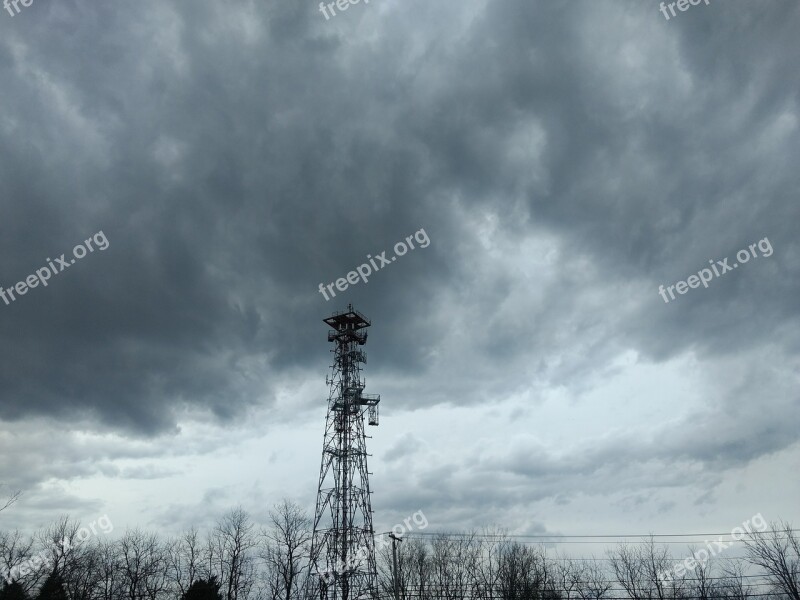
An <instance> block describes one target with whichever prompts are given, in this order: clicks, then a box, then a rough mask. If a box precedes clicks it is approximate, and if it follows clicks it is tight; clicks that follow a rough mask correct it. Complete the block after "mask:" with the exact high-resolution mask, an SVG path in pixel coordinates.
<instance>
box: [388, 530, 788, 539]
mask: <svg viewBox="0 0 800 600" xmlns="http://www.w3.org/2000/svg"><path fill="white" fill-rule="evenodd" d="M796 532H800V529H798V528H788V529H778V530H776V531H774V532H773V531H772V530H766V531H748V532H747V535H770V534H773V533H776V534H778V533H787V534H793V533H796ZM384 533H386V534H388V533H391V532H390V531H387V532H384ZM384 533H380V534H376V535H384ZM404 535H406V536H422V537H425V536H442V537H462V538H463V537H466V538H498V539H509V538H511V539H516V538H529V539H530V538H534V539H541V538H546V539H552V538H557V539H569V538H609V539H617V538H662V537H713V536H718V537H721V536H730V535H731V532H730V531H729V532H727V533H641V534H621V533H612V534H603V535H601V534H586V535H576V534H570V535H566V534H558V533H550V534H547V533H535V534H522V533H518V534H510V533H509V534H506V533H465V532H449V531H408V532H406V533H405V534H404Z"/></svg>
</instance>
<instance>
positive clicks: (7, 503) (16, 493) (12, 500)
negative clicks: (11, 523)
mask: <svg viewBox="0 0 800 600" xmlns="http://www.w3.org/2000/svg"><path fill="white" fill-rule="evenodd" d="M21 495H22V491H21V490H14V491H13V492H11V494H9V496H8V498H6V501H5V502H4V503H3V505H2V506H0V512H3V511H4V510H5V509H7V508H8V507H9V506H11V505H12V504H14V503H15V502H16V501H17V500H19V497H20V496H21Z"/></svg>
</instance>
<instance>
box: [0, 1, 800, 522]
mask: <svg viewBox="0 0 800 600" xmlns="http://www.w3.org/2000/svg"><path fill="white" fill-rule="evenodd" d="M10 12H14V13H15V14H14V16H12V15H11V14H10ZM667 16H669V17H670V18H669V19H667V18H666V17H665V16H664V14H663V13H662V12H661V11H660V10H659V4H658V3H657V2H655V1H651V0H570V1H569V2H567V1H562V0H460V1H458V2H456V1H451V0H436V1H431V0H402V1H398V0H371V1H370V2H369V4H364V3H363V2H362V3H359V4H357V5H353V6H350V7H349V8H348V10H347V11H346V12H340V11H336V15H335V16H332V15H329V16H328V18H327V19H326V16H325V15H324V14H322V12H321V11H320V10H319V6H318V2H315V1H313V0H292V1H287V0H252V1H251V0H234V1H231V2H212V1H210V0H181V1H178V0H172V1H169V0H167V1H165V0H158V1H156V0H141V1H138V2H89V1H88V0H58V1H57V2H56V1H46V0H34V1H33V4H32V5H31V6H28V7H24V6H22V5H21V4H20V5H19V12H18V13H16V11H14V9H13V6H12V7H11V9H10V11H6V10H3V11H1V12H0V206H2V213H0V285H2V286H3V288H4V289H5V290H9V289H11V290H12V293H13V294H14V295H15V299H13V300H12V299H11V298H10V297H9V298H8V304H6V303H5V302H3V301H1V300H0V340H2V342H1V343H0V482H2V483H3V484H4V485H5V487H4V488H3V490H4V491H5V492H8V491H10V490H13V489H20V490H22V491H23V495H22V497H21V498H20V500H19V502H18V503H17V504H16V505H14V506H13V507H12V508H9V509H8V510H6V511H5V512H3V513H0V528H1V529H9V528H14V527H20V528H23V529H32V528H36V527H39V526H41V525H44V524H47V523H50V522H51V521H53V520H54V519H55V518H56V517H58V516H59V515H61V514H63V513H69V514H70V515H72V516H73V517H75V518H78V519H81V520H84V521H88V520H92V519H94V518H97V517H98V516H100V515H103V514H107V515H108V516H109V518H110V519H111V520H112V521H113V523H114V525H115V526H116V527H117V528H119V529H122V528H124V527H126V526H135V525H140V526H142V527H146V528H151V529H154V530H158V531H161V532H163V533H165V534H169V533H173V532H176V531H178V530H181V529H183V528H185V527H188V526H190V525H192V524H195V525H197V526H199V527H201V528H202V527H205V526H207V524H209V523H211V522H213V521H214V520H215V519H216V518H217V517H219V516H220V515H221V514H222V513H223V512H224V511H225V510H227V509H229V508H231V507H233V506H236V505H242V506H243V507H244V508H245V509H247V510H248V511H250V513H251V514H252V515H253V516H254V517H255V518H256V519H263V517H264V515H265V513H266V511H267V510H268V508H269V507H270V506H271V505H273V504H274V503H275V502H276V501H278V500H280V499H281V498H283V497H287V498H290V499H293V500H295V501H296V502H298V503H300V504H301V505H303V506H304V507H306V508H307V509H309V510H313V503H314V495H315V492H316V485H317V477H318V473H319V463H320V453H321V447H322V434H323V427H324V420H325V410H326V401H327V394H328V390H327V387H326V385H325V378H326V375H327V374H328V368H329V365H330V361H331V355H330V353H329V350H330V347H331V345H330V344H329V343H328V342H327V338H326V332H327V327H326V326H325V325H324V324H323V323H322V319H323V318H325V317H326V316H328V315H329V314H331V313H333V312H334V311H338V310H342V309H344V308H345V307H346V306H347V304H348V303H352V304H353V305H354V306H355V308H356V309H358V310H359V311H361V312H362V313H364V314H365V315H366V316H367V317H368V318H370V319H371V320H372V328H371V329H370V337H369V342H368V343H367V345H366V347H365V350H366V351H367V353H368V356H369V362H368V363H367V365H366V371H365V374H366V380H367V388H366V390H365V392H369V393H377V394H381V397H382V401H381V425H380V427H378V428H371V429H370V431H369V433H370V434H372V435H373V436H374V437H373V439H371V440H369V442H368V444H369V448H370V451H371V452H372V456H371V458H370V470H371V471H374V476H373V478H372V482H371V483H372V488H373V490H374V495H373V508H374V509H375V524H376V527H377V528H378V529H382V528H388V527H390V526H391V525H392V524H394V523H397V522H400V521H402V519H403V518H405V517H407V516H409V515H410V514H411V513H413V512H415V511H418V510H422V511H424V514H425V515H426V517H427V519H428V521H429V523H430V530H433V529H438V530H448V531H452V530H462V529H467V528H472V527H481V526H484V525H492V524H495V525H500V526H504V527H506V528H508V529H509V530H510V531H511V532H514V533H521V534H524V533H536V532H558V533H563V534H590V533H596V534H614V533H617V534H623V533H624V534H628V533H647V532H657V533H658V532H661V533H676V532H700V531H719V532H725V531H730V530H731V529H732V528H733V527H735V526H737V525H740V524H741V523H742V521H744V520H746V519H748V518H750V517H751V516H753V515H755V514H756V513H761V514H762V515H763V516H764V517H765V518H766V519H768V520H774V519H779V518H782V519H786V520H789V521H793V522H794V523H795V524H799V523H800V512H798V510H800V509H799V508H798V507H799V506H800V502H798V500H800V477H798V476H797V475H798V472H799V471H800V392H799V390H800V386H798V379H800V377H799V376H798V373H799V371H798V367H800V313H798V305H799V304H800V303H799V302H798V297H800V284H798V274H799V272H800V268H799V267H800V244H799V243H798V241H799V240H798V238H799V236H798V220H799V219H800V202H798V199H799V198H798V197H799V196H800V169H798V159H799V158H800V136H798V115H799V114H800V113H799V111H800V107H799V106H798V102H799V101H800V97H799V96H798V77H797V68H798V64H800V45H798V42H797V31H798V30H799V29H800V8H799V7H798V2H797V0H768V1H763V2H751V1H745V0H736V1H734V0H725V1H724V2H723V1H721V0H711V1H710V2H709V3H708V4H706V3H705V2H701V3H700V4H699V5H696V6H692V5H689V6H688V10H685V11H677V12H676V16H674V17H673V16H671V15H670V14H669V12H668V8H667ZM99 232H102V234H99ZM415 233H417V234H418V237H419V238H420V239H422V238H424V237H427V239H429V240H430V243H429V245H428V246H427V247H425V248H422V247H416V248H415V249H414V250H410V251H408V252H407V254H405V255H404V256H402V257H399V258H397V260H396V261H390V264H389V265H388V266H385V267H383V268H382V269H381V270H379V271H377V272H376V273H373V274H372V276H370V277H369V281H368V282H367V283H364V282H359V283H357V284H356V285H351V286H350V287H349V288H348V289H346V290H345V291H339V290H336V287H335V282H336V280H337V279H339V278H342V277H346V276H347V274H348V272H350V271H352V270H354V269H355V268H356V267H358V266H359V265H361V264H362V263H365V262H367V255H371V256H372V257H376V256H378V255H380V254H381V252H383V251H386V257H387V258H388V257H391V256H392V255H393V254H394V246H395V244H396V243H397V242H398V241H402V240H404V239H405V238H406V237H408V236H413V235H414V234H415ZM93 236H94V237H93ZM87 239H91V240H93V241H94V247H93V251H92V252H87V253H86V256H84V257H83V258H80V257H78V259H77V260H75V262H74V263H71V262H70V259H71V258H74V257H76V256H78V254H83V250H81V249H78V253H77V254H76V253H73V248H74V247H75V246H76V245H77V244H82V243H83V242H84V241H85V240H87ZM412 239H413V238H412ZM103 240H107V247H106V249H105V250H102V249H100V248H98V246H103V245H106V244H105V242H103ZM759 244H760V245H759ZM415 245H416V246H419V244H417V243H416V242H415ZM751 245H754V246H752V248H753V250H752V252H751V251H750V250H749V248H750V247H751ZM739 250H744V254H746V255H748V260H747V262H746V263H745V261H744V260H741V261H737V258H736V256H737V252H738V251H739ZM62 253H63V254H65V258H64V260H65V261H66V262H67V263H68V265H69V266H68V267H67V268H64V267H63V265H62V266H60V267H59V265H58V264H56V263H57V261H56V259H57V258H58V257H60V256H61V254H62ZM726 260H727V265H728V266H729V267H730V270H726V267H723V266H722V264H723V263H725V261H726ZM717 261H719V266H718V263H717ZM49 262H53V263H54V267H55V269H56V270H57V271H60V269H63V271H60V272H58V273H57V274H54V275H52V274H51V278H50V280H49V281H47V284H48V285H47V286H44V285H43V284H42V283H39V281H40V280H39V279H38V278H36V277H34V280H35V281H36V287H33V286H31V287H30V288H28V287H22V288H21V289H23V290H24V293H19V292H18V291H17V292H15V291H14V290H15V289H16V288H15V285H16V284H17V282H23V284H24V282H25V281H26V279H27V278H28V276H29V275H32V274H35V273H36V271H37V270H39V269H42V268H44V267H46V266H47V265H48V263H49ZM739 262H741V263H742V264H739ZM733 263H737V267H736V268H735V269H734V268H733V266H732V265H733ZM712 265H713V267H714V268H715V269H717V270H718V271H719V275H716V274H714V275H713V276H711V275H709V273H711V271H708V272H707V277H708V278H709V281H708V283H707V285H708V287H707V288H706V287H704V286H703V285H700V284H698V280H699V278H698V277H697V273H698V272H699V271H701V270H702V269H704V268H711V267H712ZM722 271H726V272H724V273H723V272H722ZM693 274H694V275H695V278H694V279H693V280H689V281H688V284H683V286H681V285H680V284H679V285H678V287H675V285H676V284H677V282H679V281H687V279H688V278H689V276H691V275H693ZM320 283H323V284H325V285H327V284H331V283H334V287H333V290H334V291H335V292H336V297H335V298H330V300H326V299H325V297H324V296H323V294H321V293H320V292H319V289H318V288H319V285H320ZM692 283H694V284H695V286H692V287H688V285H689V284H692ZM700 283H702V282H700ZM25 285H27V284H25ZM661 285H663V286H665V288H664V291H663V292H662V293H660V292H659V286H661ZM667 286H673V288H672V290H671V291H669V290H667ZM697 286H699V287H697ZM681 291H683V293H680V292H681ZM670 294H672V296H674V299H672V298H670ZM328 296H330V293H328ZM7 297H8V294H7ZM664 298H666V299H668V300H669V301H668V302H666V301H665V299H664Z"/></svg>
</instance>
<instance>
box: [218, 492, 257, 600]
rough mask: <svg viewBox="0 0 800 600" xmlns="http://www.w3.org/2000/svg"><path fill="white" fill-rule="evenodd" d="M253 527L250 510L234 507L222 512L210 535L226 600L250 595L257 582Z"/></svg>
mask: <svg viewBox="0 0 800 600" xmlns="http://www.w3.org/2000/svg"><path fill="white" fill-rule="evenodd" d="M253 528H254V525H253V523H252V521H250V517H249V515H248V514H247V512H245V511H244V510H243V509H242V508H235V509H233V510H231V511H229V512H228V513H226V514H225V515H223V517H222V518H221V519H220V520H219V521H218V522H217V525H216V527H215V528H214V531H213V532H212V534H211V536H210V538H209V544H208V547H209V554H210V556H209V562H211V563H212V564H214V566H215V567H217V568H218V569H219V573H220V575H221V578H220V580H221V582H222V586H223V589H224V595H225V600H240V598H241V599H244V598H247V596H248V594H249V592H250V589H251V588H252V586H253V584H254V582H255V565H254V561H253V556H252V551H253V548H254V547H255V545H256V541H255V535H254V533H253Z"/></svg>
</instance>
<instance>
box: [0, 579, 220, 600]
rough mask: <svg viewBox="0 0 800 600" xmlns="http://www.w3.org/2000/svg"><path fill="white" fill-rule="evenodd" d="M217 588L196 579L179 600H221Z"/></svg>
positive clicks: (213, 581) (212, 582) (208, 582)
mask: <svg viewBox="0 0 800 600" xmlns="http://www.w3.org/2000/svg"><path fill="white" fill-rule="evenodd" d="M219 587H220V584H219V583H218V582H217V576H216V575H212V576H211V577H209V578H208V580H205V579H198V580H197V581H195V582H194V583H193V584H192V585H190V586H189V589H188V590H186V593H185V594H183V596H182V597H181V600H222V595H221V594H220V593H219ZM0 600H2V598H0Z"/></svg>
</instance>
